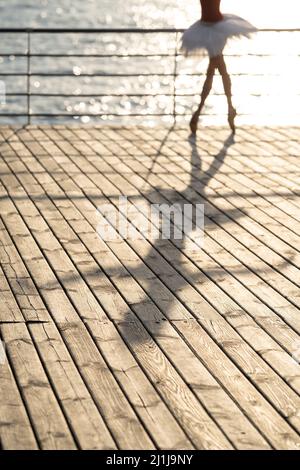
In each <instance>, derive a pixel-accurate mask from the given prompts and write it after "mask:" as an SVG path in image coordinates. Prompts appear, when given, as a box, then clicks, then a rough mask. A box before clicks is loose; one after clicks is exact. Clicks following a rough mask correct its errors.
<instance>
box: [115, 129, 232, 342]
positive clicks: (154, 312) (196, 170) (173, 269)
mask: <svg viewBox="0 0 300 470" xmlns="http://www.w3.org/2000/svg"><path fill="white" fill-rule="evenodd" d="M188 142H189V145H190V146H191V159H190V165H191V171H190V177H189V182H188V184H187V185H186V186H185V188H184V190H183V191H180V190H177V189H176V187H175V184H174V187H173V188H164V187H162V186H163V185H162V186H160V187H156V188H154V189H153V190H150V191H147V192H143V194H142V196H143V197H144V198H145V199H146V200H147V201H149V203H150V204H167V205H169V206H173V205H176V207H177V208H181V211H182V213H183V210H184V207H186V205H187V204H190V205H192V206H193V208H195V209H196V205H199V204H200V205H201V204H202V205H204V207H205V205H206V204H208V203H209V200H208V197H207V196H206V193H205V189H206V187H207V185H208V184H209V181H210V180H211V179H212V178H214V176H215V174H216V173H217V172H218V171H219V169H220V168H221V166H222V164H223V162H224V160H225V158H226V155H227V152H228V149H229V148H230V147H231V145H233V144H234V137H233V135H230V136H229V137H228V138H227V139H226V140H225V142H224V144H223V147H222V149H221V150H220V151H219V153H218V154H217V155H216V156H215V158H214V159H213V162H212V163H211V164H210V167H209V169H208V170H207V171H205V172H203V170H202V162H201V158H200V154H199V151H198V147H197V143H196V140H195V137H193V136H190V137H189V139H188ZM179 171H180V173H181V174H182V173H183V170H181V169H180V168H179ZM156 174H157V175H158V174H159V173H156ZM148 177H149V175H147V177H146V178H145V179H147V180H148ZM174 181H175V180H174ZM175 183H176V181H175ZM229 212H230V213H228V211H227V213H226V215H228V216H230V217H231V218H238V217H240V216H241V212H240V211H238V210H236V209H232V210H231V211H229ZM192 213H193V214H196V210H193V211H192ZM210 223H211V224H213V223H214V222H213V221H212V220H211V219H209V218H206V219H205V226H206V227H207V225H208V224H210ZM193 226H194V227H195V226H196V221H195V220H193ZM173 227H174V225H173ZM160 228H161V227H160ZM175 234H176V231H175V230H171V231H170V237H169V238H168V239H162V238H161V237H159V238H157V239H156V240H154V241H152V242H151V248H150V250H149V251H148V252H147V253H146V255H145V256H141V255H140V256H141V257H142V262H141V263H140V264H139V265H137V266H135V267H132V265H131V264H130V265H129V266H126V268H127V270H128V271H129V273H130V274H131V276H133V277H134V278H135V279H136V280H137V282H138V283H139V284H140V285H141V287H142V288H143V289H144V291H145V298H144V300H143V301H142V302H139V303H137V304H133V305H131V308H132V310H134V311H135V313H136V314H137V316H138V317H139V318H140V319H142V321H143V322H144V323H146V324H148V326H149V328H150V330H152V331H153V328H154V330H155V332H156V334H157V332H158V330H159V328H160V327H161V326H162V324H163V323H164V322H165V320H166V319H169V320H176V319H177V320H178V319H180V318H182V312H185V313H184V315H187V316H186V318H194V317H193V315H192V313H191V312H189V311H188V310H186V309H182V308H181V305H180V299H179V298H178V297H180V296H178V293H179V292H180V291H181V290H182V289H183V288H184V287H185V286H187V284H192V285H193V284H195V283H197V282H201V277H203V273H202V272H201V271H200V269H199V268H197V267H196V269H195V266H194V269H193V270H191V269H190V264H189V262H188V260H187V258H186V257H185V253H191V252H192V253H193V254H194V256H197V254H198V255H199V252H200V250H201V249H202V248H201V246H200V245H199V244H197V242H196V243H192V244H189V243H187V242H188V241H192V240H193V239H194V237H193V234H192V233H184V234H183V236H182V237H181V238H178V233H177V234H176V235H175ZM140 243H142V244H143V243H145V242H140ZM136 246H138V244H137V245H136ZM139 246H142V247H143V245H141V244H140V245H139ZM187 246H188V247H192V248H191V250H192V251H191V250H190V248H188V250H187ZM137 251H138V250H137ZM198 258H199V259H201V256H198ZM191 262H192V261H190V263H191ZM216 269H217V265H216ZM178 309H179V310H180V311H181V313H179V310H178ZM180 315H181V316H180ZM124 327H125V325H124ZM132 339H133V340H134V342H142V341H143V338H142V337H141V338H139V337H138V336H133V337H132Z"/></svg>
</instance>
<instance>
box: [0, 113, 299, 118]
mask: <svg viewBox="0 0 300 470" xmlns="http://www.w3.org/2000/svg"><path fill="white" fill-rule="evenodd" d="M270 115H272V113H270ZM295 115H297V114H295ZM9 116H10V117H22V116H28V114H27V113H0V118H1V117H9ZM103 116H112V117H114V116H118V117H130V116H132V117H148V116H151V117H153V116H157V117H159V116H160V117H161V116H173V113H160V114H157V113H145V114H142V113H133V114H123V113H101V114H98V113H97V114H91V113H81V114H78V113H74V114H66V113H55V114H50V113H30V117H69V118H72V117H73V118H77V117H94V118H97V117H103ZM176 116H190V113H176ZM201 116H226V114H224V113H223V114H222V113H218V114H213V113H212V114H208V113H202V114H201ZM239 116H252V114H250V113H239Z"/></svg>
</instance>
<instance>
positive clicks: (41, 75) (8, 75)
mask: <svg viewBox="0 0 300 470" xmlns="http://www.w3.org/2000/svg"><path fill="white" fill-rule="evenodd" d="M202 75H206V74H205V73H204V72H199V73H195V72H194V73H178V74H177V75H176V77H200V76H202ZM230 75H231V76H232V77H243V76H247V77H249V73H246V72H245V73H231V74H230ZM27 76H30V77H69V78H80V77H90V78H100V77H174V74H173V73H154V72H152V73H103V74H99V73H98V74H89V73H81V74H79V75H76V74H70V73H30V74H27V73H17V72H12V73H8V72H6V73H1V72H0V77H27ZM265 76H266V74H265V73H251V77H265ZM280 76H281V74H279V73H273V74H272V73H268V77H280Z"/></svg>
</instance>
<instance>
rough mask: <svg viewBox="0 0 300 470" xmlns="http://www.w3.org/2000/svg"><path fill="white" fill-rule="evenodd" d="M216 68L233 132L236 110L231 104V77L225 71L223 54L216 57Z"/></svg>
mask: <svg viewBox="0 0 300 470" xmlns="http://www.w3.org/2000/svg"><path fill="white" fill-rule="evenodd" d="M218 70H219V72H220V75H221V77H222V81H223V86H224V91H225V95H226V98H227V103H228V122H229V125H230V128H231V130H232V132H235V125H234V118H235V117H236V110H235V108H234V107H233V104H232V92H231V79H230V76H229V73H228V72H227V67H226V64H225V60H224V56H223V55H220V56H219V57H218Z"/></svg>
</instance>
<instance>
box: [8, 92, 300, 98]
mask: <svg viewBox="0 0 300 470" xmlns="http://www.w3.org/2000/svg"><path fill="white" fill-rule="evenodd" d="M199 95H200V91H198V92H196V93H176V97H177V96H178V97H185V96H199ZM213 95H214V96H224V93H215V92H214V93H213ZM233 95H234V93H233ZM247 95H248V96H272V95H271V94H268V93H248V94H247ZM5 96H28V94H27V93H5ZM30 96H31V97H34V96H37V97H44V98H103V97H109V98H123V97H128V98H144V97H148V98H149V97H153V98H157V97H159V96H166V97H173V96H174V94H173V93H155V94H152V93H109V94H107V93H85V94H78V95H77V94H76V95H74V94H72V93H69V94H67V93H61V94H60V93H30ZM235 96H238V95H236V94H235ZM293 96H300V93H296V94H293Z"/></svg>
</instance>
